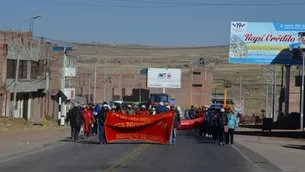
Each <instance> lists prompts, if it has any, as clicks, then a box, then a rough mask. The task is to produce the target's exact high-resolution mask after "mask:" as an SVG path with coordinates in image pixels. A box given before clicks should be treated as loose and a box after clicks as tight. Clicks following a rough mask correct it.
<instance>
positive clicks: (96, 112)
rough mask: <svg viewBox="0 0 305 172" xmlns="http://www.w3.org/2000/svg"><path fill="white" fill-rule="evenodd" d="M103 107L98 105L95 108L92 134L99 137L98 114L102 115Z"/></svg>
mask: <svg viewBox="0 0 305 172" xmlns="http://www.w3.org/2000/svg"><path fill="white" fill-rule="evenodd" d="M101 110H102V108H101V105H99V104H97V105H95V107H94V111H93V115H94V119H95V120H94V121H95V122H94V124H93V128H92V134H93V135H97V133H98V114H99V113H101Z"/></svg>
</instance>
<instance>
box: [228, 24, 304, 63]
mask: <svg viewBox="0 0 305 172" xmlns="http://www.w3.org/2000/svg"><path fill="white" fill-rule="evenodd" d="M293 48H305V23H258V22H231V37H230V50H229V63H236V64H266V65H268V64H291V65H298V64H302V61H300V60H297V59H292V52H291V49H293Z"/></svg>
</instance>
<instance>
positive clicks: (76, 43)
mask: <svg viewBox="0 0 305 172" xmlns="http://www.w3.org/2000/svg"><path fill="white" fill-rule="evenodd" d="M33 37H34V38H43V39H44V40H47V41H49V42H52V43H54V44H67V46H68V45H76V46H77V45H79V46H93V47H100V48H113V49H128V50H152V51H155V50H181V49H187V50H190V49H202V48H213V47H218V46H221V47H227V46H228V45H214V46H193V47H186V46H181V47H179V46H177V47H157V46H142V47H138V46H141V45H132V44H131V45H129V46H130V47H126V46H128V45H111V44H92V43H81V42H74V41H66V40H59V39H54V38H48V37H43V36H33ZM132 46H135V47H132Z"/></svg>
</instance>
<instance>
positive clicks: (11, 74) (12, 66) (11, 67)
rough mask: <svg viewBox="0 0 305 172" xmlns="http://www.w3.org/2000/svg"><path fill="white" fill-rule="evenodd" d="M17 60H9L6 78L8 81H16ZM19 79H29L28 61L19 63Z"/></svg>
mask: <svg viewBox="0 0 305 172" xmlns="http://www.w3.org/2000/svg"><path fill="white" fill-rule="evenodd" d="M16 66H17V60H13V59H7V68H6V77H7V78H8V79H14V78H15V75H16ZM18 77H19V79H26V78H27V61H26V60H20V61H19V75H18Z"/></svg>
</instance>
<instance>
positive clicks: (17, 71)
mask: <svg viewBox="0 0 305 172" xmlns="http://www.w3.org/2000/svg"><path fill="white" fill-rule="evenodd" d="M39 17H41V16H39V15H38V16H34V17H31V18H28V19H26V20H24V21H23V22H21V23H20V24H19V27H18V32H19V33H18V37H19V38H18V44H17V45H18V46H17V55H16V61H17V62H16V71H15V82H14V96H13V109H12V115H11V116H13V117H16V115H17V106H16V105H17V85H18V80H19V78H18V77H19V63H20V56H19V54H20V44H21V42H22V35H21V26H22V24H23V23H25V22H27V21H29V20H30V21H32V22H31V27H32V23H33V20H35V19H38V18H39ZM31 29H32V28H31ZM32 34H33V33H32Z"/></svg>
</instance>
